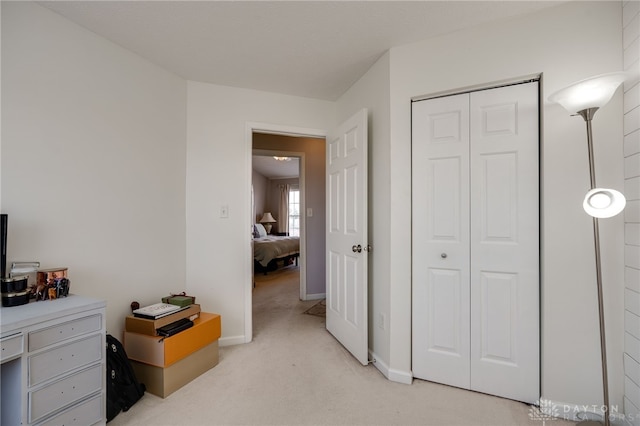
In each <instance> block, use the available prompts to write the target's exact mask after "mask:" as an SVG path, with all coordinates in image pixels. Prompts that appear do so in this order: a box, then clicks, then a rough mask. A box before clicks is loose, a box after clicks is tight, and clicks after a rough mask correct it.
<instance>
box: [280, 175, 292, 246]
mask: <svg viewBox="0 0 640 426" xmlns="http://www.w3.org/2000/svg"><path fill="white" fill-rule="evenodd" d="M289 190H291V185H289V184H285V185H280V207H279V210H278V232H280V233H284V234H285V235H289Z"/></svg>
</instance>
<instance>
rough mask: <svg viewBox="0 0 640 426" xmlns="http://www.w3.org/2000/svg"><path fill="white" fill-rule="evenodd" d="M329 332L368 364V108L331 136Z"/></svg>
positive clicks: (328, 261) (328, 150)
mask: <svg viewBox="0 0 640 426" xmlns="http://www.w3.org/2000/svg"><path fill="white" fill-rule="evenodd" d="M326 149H327V187H326V192H327V206H326V208H327V228H326V229H327V255H326V256H327V258H326V267H327V274H326V277H327V278H326V279H327V283H326V292H327V314H326V315H327V330H328V331H329V332H330V333H331V334H332V335H333V336H334V337H335V338H336V339H338V341H339V342H340V343H341V344H342V345H343V346H344V347H345V348H347V350H349V352H351V353H352V354H353V356H354V357H356V359H357V360H358V361H360V362H361V363H362V364H364V365H366V364H367V363H368V324H367V315H368V313H367V298H368V294H367V287H368V286H367V264H368V253H369V246H368V236H367V110H366V109H363V110H361V111H359V112H358V113H357V114H355V115H354V116H353V117H351V118H350V119H348V120H347V121H346V122H344V123H343V124H342V125H340V126H339V127H338V128H337V129H335V130H334V131H333V132H330V134H329V136H328V137H327V148H326Z"/></svg>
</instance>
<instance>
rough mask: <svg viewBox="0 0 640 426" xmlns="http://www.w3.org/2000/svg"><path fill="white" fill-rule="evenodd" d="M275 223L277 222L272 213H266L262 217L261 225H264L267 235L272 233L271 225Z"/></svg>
mask: <svg viewBox="0 0 640 426" xmlns="http://www.w3.org/2000/svg"><path fill="white" fill-rule="evenodd" d="M275 222H276V220H275V219H274V218H273V216H272V215H271V212H266V213H265V214H263V215H262V218H261V219H260V223H262V224H263V225H264V229H265V230H266V231H267V234H269V233H271V226H272V225H271V224H272V223H275Z"/></svg>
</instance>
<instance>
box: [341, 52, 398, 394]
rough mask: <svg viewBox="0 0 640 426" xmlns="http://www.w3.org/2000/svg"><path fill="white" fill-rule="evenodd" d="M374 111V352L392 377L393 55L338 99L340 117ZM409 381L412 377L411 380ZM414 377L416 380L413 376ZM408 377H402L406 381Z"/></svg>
mask: <svg viewBox="0 0 640 426" xmlns="http://www.w3.org/2000/svg"><path fill="white" fill-rule="evenodd" d="M363 107H366V108H367V109H368V120H369V123H368V124H369V128H368V134H369V151H368V154H369V181H368V196H369V216H368V223H369V229H368V232H369V242H368V243H369V245H371V246H372V248H373V251H371V252H370V253H369V268H368V275H369V306H368V309H369V311H368V312H369V350H370V352H371V353H372V358H373V359H375V360H376V363H375V364H374V365H375V366H376V367H377V368H378V369H380V371H382V372H383V373H384V374H385V375H386V376H387V377H391V376H392V375H393V372H390V371H389V351H390V336H389V319H390V318H389V312H390V309H389V302H390V292H391V289H390V286H389V282H390V276H389V258H390V257H391V253H390V246H389V239H390V235H389V232H390V224H389V212H390V199H391V198H390V197H391V194H390V176H389V144H390V140H389V53H388V52H387V53H385V54H384V55H383V56H382V57H381V58H380V59H379V60H378V61H377V62H376V63H375V64H374V65H373V66H372V67H371V69H369V71H368V72H367V73H366V74H365V75H364V76H363V77H362V78H361V79H360V80H358V81H357V82H356V84H354V85H353V86H352V87H351V88H350V89H349V90H348V91H347V92H346V93H345V94H344V95H343V96H341V97H340V99H339V100H338V102H337V105H336V110H337V115H338V121H339V122H342V121H344V120H346V119H347V118H349V117H350V116H352V115H353V114H355V113H356V112H357V111H358V110H360V109H361V108H363ZM405 379H406V378H405ZM409 380H410V379H409ZM401 381H402V380H401Z"/></svg>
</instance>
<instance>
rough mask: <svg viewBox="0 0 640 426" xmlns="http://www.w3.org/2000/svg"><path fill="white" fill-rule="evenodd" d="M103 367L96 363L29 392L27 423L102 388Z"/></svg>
mask: <svg viewBox="0 0 640 426" xmlns="http://www.w3.org/2000/svg"><path fill="white" fill-rule="evenodd" d="M103 380H104V377H103V368H102V364H96V365H94V366H93V367H90V368H88V369H86V370H82V371H79V372H77V373H75V374H72V375H70V376H67V377H65V378H64V379H62V380H59V381H57V382H54V383H51V384H50V385H47V386H45V387H43V388H41V389H38V390H37V391H34V392H29V423H33V422H36V421H38V420H40V419H42V418H43V417H45V416H47V415H49V414H51V413H53V412H54V411H56V410H58V409H60V408H64V407H66V406H68V405H69V404H72V403H74V402H76V401H79V400H81V399H82V398H84V397H86V396H87V395H90V394H92V393H97V392H99V391H101V390H102V382H103Z"/></svg>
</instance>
